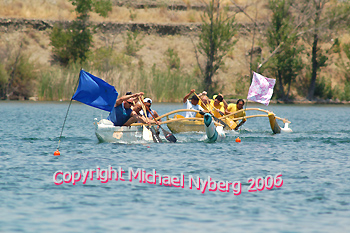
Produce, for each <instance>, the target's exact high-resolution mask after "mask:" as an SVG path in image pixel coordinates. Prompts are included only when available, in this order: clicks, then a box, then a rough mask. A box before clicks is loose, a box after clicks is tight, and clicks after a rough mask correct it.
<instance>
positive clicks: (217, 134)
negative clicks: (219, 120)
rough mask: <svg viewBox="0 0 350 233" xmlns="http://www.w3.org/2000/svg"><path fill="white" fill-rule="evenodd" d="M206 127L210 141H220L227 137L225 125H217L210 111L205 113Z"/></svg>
mask: <svg viewBox="0 0 350 233" xmlns="http://www.w3.org/2000/svg"><path fill="white" fill-rule="evenodd" d="M204 127H205V133H206V134H207V137H208V140H209V142H216V141H220V140H222V139H224V138H225V137H226V135H225V132H224V128H223V126H215V124H214V121H213V117H212V116H211V115H210V114H209V113H206V114H204Z"/></svg>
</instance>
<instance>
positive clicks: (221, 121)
mask: <svg viewBox="0 0 350 233" xmlns="http://www.w3.org/2000/svg"><path fill="white" fill-rule="evenodd" d="M193 93H194V94H195V95H196V96H197V98H198V99H200V98H199V96H198V95H197V94H196V92H193ZM203 104H204V103H203ZM204 105H205V108H206V109H207V110H208V111H209V108H208V106H207V105H206V104H204ZM213 108H214V109H216V108H215V107H214V106H213ZM209 113H210V114H211V115H212V117H213V118H214V120H216V121H217V122H219V123H220V124H222V125H223V126H224V128H226V127H227V128H230V129H232V128H231V127H230V126H228V125H227V124H226V123H225V122H224V121H223V120H220V119H219V118H217V117H216V116H214V114H213V113H211V112H210V111H209Z"/></svg>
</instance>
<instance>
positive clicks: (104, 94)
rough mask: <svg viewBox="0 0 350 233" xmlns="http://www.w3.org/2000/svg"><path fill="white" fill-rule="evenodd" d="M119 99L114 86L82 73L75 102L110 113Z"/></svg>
mask: <svg viewBox="0 0 350 233" xmlns="http://www.w3.org/2000/svg"><path fill="white" fill-rule="evenodd" d="M117 98H118V92H117V91H116V90H115V88H114V87H113V86H111V85H109V84H108V83H106V82H105V81H103V80H102V79H100V78H97V77H95V76H93V75H92V74H89V73H88V72H86V71H84V70H81V71H80V75H79V86H78V89H77V91H76V92H75V94H74V95H73V98H72V99H73V100H77V101H79V102H82V103H84V104H87V105H90V106H92V107H95V108H99V109H102V110H105V111H109V112H110V111H112V109H113V107H114V104H115V101H116V99H117Z"/></svg>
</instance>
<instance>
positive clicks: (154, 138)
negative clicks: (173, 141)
mask: <svg viewBox="0 0 350 233" xmlns="http://www.w3.org/2000/svg"><path fill="white" fill-rule="evenodd" d="M138 98H139V100H140V102H141V103H142V104H141V106H142V109H143V111H144V112H146V108H145V105H144V104H143V100H142V99H141V98H140V96H139V97H138ZM146 122H147V123H148V124H149V125H148V126H146V127H147V128H148V129H149V130H150V131H151V133H152V139H153V141H154V142H155V143H161V142H162V139H160V137H159V134H157V132H156V130H155V129H154V127H153V126H152V125H151V124H150V122H149V120H148V117H147V116H146Z"/></svg>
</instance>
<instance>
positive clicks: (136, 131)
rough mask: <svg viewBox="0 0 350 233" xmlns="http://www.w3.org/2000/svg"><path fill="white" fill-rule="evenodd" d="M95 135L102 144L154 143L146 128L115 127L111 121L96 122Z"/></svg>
mask: <svg viewBox="0 0 350 233" xmlns="http://www.w3.org/2000/svg"><path fill="white" fill-rule="evenodd" d="M94 124H95V134H96V137H97V139H98V140H99V141H100V142H112V143H134V142H145V141H153V140H152V133H151V131H149V130H148V129H147V128H146V127H144V126H114V125H113V123H112V122H111V121H109V120H106V119H102V120H100V121H99V122H97V120H95V122H94Z"/></svg>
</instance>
